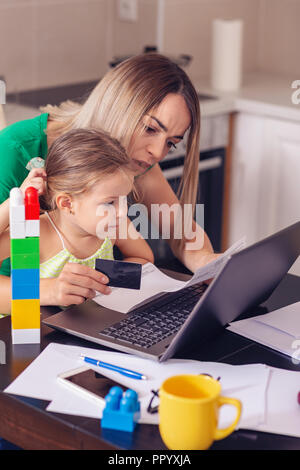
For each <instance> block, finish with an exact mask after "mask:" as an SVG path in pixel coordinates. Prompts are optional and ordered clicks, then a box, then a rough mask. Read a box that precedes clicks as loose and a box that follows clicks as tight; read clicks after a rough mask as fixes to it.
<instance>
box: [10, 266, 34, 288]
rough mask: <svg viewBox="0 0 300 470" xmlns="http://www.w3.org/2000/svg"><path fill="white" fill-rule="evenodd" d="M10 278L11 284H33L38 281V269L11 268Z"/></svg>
mask: <svg viewBox="0 0 300 470" xmlns="http://www.w3.org/2000/svg"><path fill="white" fill-rule="evenodd" d="M11 280H12V283H13V285H26V284H27V285H28V284H31V285H34V284H39V282H40V270H39V269H12V270H11Z"/></svg>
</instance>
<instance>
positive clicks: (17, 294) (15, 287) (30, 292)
mask: <svg viewBox="0 0 300 470" xmlns="http://www.w3.org/2000/svg"><path fill="white" fill-rule="evenodd" d="M11 291H12V292H11V294H12V295H11V298H12V299H13V300H16V299H39V298H40V286H39V284H23V285H21V284H14V283H12V286H11Z"/></svg>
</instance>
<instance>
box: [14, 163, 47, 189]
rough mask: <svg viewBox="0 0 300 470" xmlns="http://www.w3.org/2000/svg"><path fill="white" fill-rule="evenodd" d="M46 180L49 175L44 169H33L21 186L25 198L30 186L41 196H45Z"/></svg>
mask: <svg viewBox="0 0 300 470" xmlns="http://www.w3.org/2000/svg"><path fill="white" fill-rule="evenodd" d="M46 179H47V175H46V171H45V170H44V168H33V170H31V171H30V173H29V174H28V176H27V178H26V179H25V180H24V181H23V183H22V184H21V186H20V189H21V190H22V192H23V195H24V196H25V191H26V189H27V188H29V187H30V186H32V187H33V188H35V189H36V190H37V192H38V195H39V196H41V195H42V194H44V193H45V190H46Z"/></svg>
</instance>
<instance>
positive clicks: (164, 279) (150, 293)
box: [93, 238, 246, 313]
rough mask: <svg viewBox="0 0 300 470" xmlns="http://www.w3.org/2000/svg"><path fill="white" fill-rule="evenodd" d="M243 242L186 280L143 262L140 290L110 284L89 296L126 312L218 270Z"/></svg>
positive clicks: (201, 279)
mask: <svg viewBox="0 0 300 470" xmlns="http://www.w3.org/2000/svg"><path fill="white" fill-rule="evenodd" d="M245 245H246V242H245V238H242V239H241V240H239V241H237V242H236V243H234V244H233V245H232V246H231V247H230V248H228V250H226V251H225V252H224V253H223V254H222V255H220V256H219V257H218V258H216V259H215V260H214V261H211V262H210V263H208V264H207V265H205V266H203V267H202V268H199V269H198V270H197V271H196V272H195V274H194V275H193V277H192V278H191V279H190V280H189V281H187V282H184V281H179V280H176V279H173V278H172V277H169V276H167V275H166V274H163V273H162V272H161V271H160V270H159V269H158V268H156V267H155V266H154V265H153V264H152V263H147V264H144V265H143V267H142V278H141V288H140V290H133V289H120V288H117V287H112V288H111V290H112V292H111V294H109V295H104V294H101V293H98V294H97V295H96V297H94V299H93V300H94V302H96V303H97V304H99V305H102V307H106V308H109V309H111V310H116V311H117V312H121V313H128V312H129V311H130V310H132V309H134V308H136V307H137V306H140V305H142V304H143V303H144V302H145V301H149V300H150V299H154V298H155V297H157V296H159V295H161V294H162V293H165V292H175V291H178V290H180V289H183V288H184V287H188V286H192V285H194V284H197V283H200V282H203V281H207V280H208V279H212V278H214V277H215V276H216V275H217V274H218V273H219V272H220V271H221V269H222V268H223V266H224V265H225V263H226V262H227V260H228V259H229V258H230V256H231V255H233V254H234V253H236V252H237V251H240V250H241V249H242V248H244V247H245ZM120 294H121V295H120Z"/></svg>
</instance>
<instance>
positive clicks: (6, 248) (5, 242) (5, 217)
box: [0, 199, 10, 277]
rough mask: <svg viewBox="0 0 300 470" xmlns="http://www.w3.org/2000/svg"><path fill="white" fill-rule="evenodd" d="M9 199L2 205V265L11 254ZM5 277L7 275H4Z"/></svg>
mask: <svg viewBox="0 0 300 470" xmlns="http://www.w3.org/2000/svg"><path fill="white" fill-rule="evenodd" d="M8 226H9V199H7V200H6V201H4V202H3V203H2V204H1V205H0V265H1V262H2V261H3V260H4V259H6V258H9V256H10V233H9V228H8ZM3 277H5V276H3Z"/></svg>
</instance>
